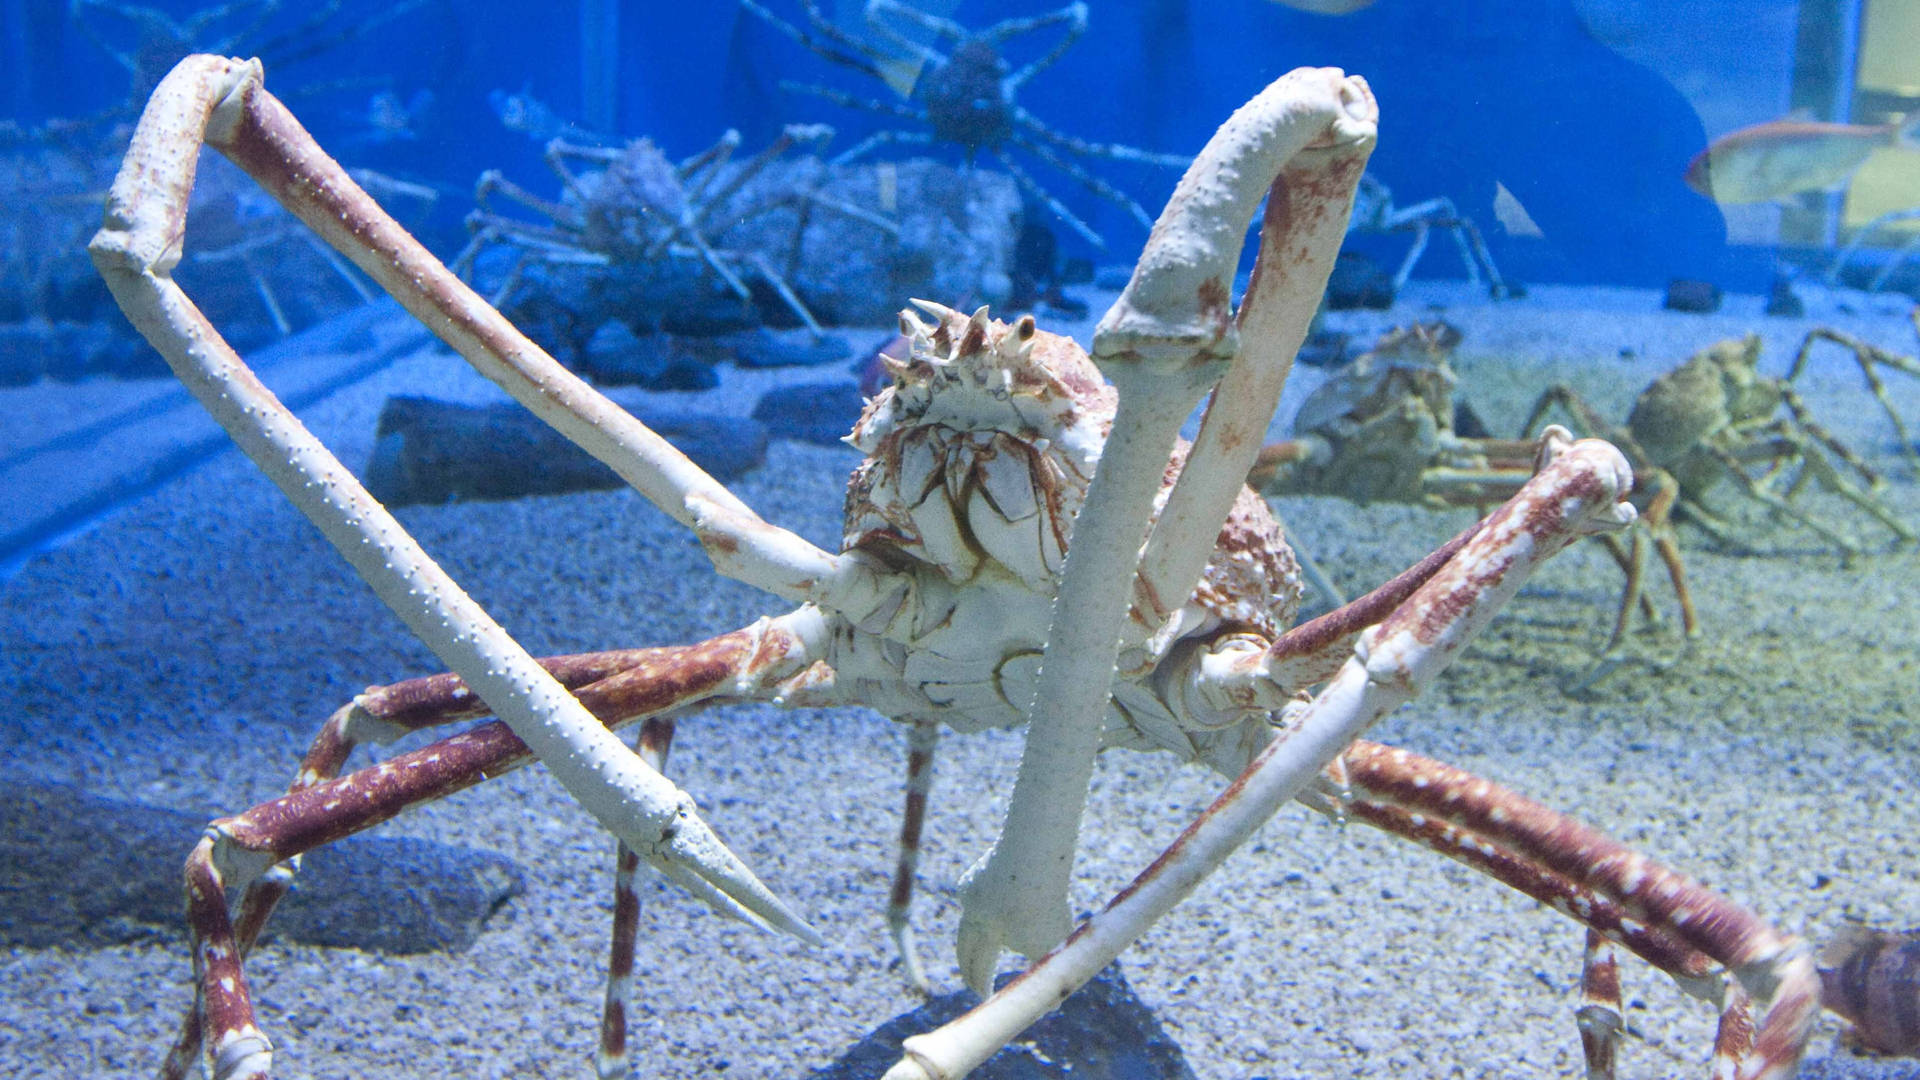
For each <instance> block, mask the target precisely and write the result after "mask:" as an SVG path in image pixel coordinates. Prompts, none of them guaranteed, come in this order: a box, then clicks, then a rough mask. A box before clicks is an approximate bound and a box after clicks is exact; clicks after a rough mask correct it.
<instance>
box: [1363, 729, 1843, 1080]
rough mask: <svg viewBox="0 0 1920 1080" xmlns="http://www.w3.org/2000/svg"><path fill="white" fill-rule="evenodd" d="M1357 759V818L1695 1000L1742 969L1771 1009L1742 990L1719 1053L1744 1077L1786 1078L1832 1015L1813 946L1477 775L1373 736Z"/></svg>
mask: <svg viewBox="0 0 1920 1080" xmlns="http://www.w3.org/2000/svg"><path fill="white" fill-rule="evenodd" d="M1343 760H1344V762H1345V764H1346V775H1347V779H1348V781H1349V782H1350V783H1351V784H1352V785H1353V788H1354V791H1355V798H1354V800H1353V804H1352V807H1351V809H1352V810H1353V812H1354V814H1355V816H1357V817H1360V816H1364V817H1365V819H1366V820H1368V821H1369V822H1370V823H1374V824H1379V825H1381V827H1383V828H1386V829H1388V830H1389V831H1391V832H1395V833H1398V834H1400V835H1404V836H1408V837H1409V838H1411V839H1413V840H1415V841H1417V842H1419V843H1422V844H1424V845H1426V846H1428V847H1432V848H1434V849H1435V850H1437V851H1440V852H1442V853H1443V854H1447V855H1450V856H1452V857H1454V858H1456V859H1459V860H1460V861H1462V862H1465V863H1467V864H1468V865H1470V866H1474V867H1475V868H1476V869H1480V870H1482V871H1484V872H1486V873H1488V874H1490V875H1492V876H1493V877H1495V878H1497V879H1499V880H1501V881H1503V882H1506V883H1507V884H1509V885H1512V886H1514V887H1515V888H1517V889H1519V890H1520V891H1522V892H1525V893H1527V894H1528V895H1530V896H1533V897H1535V898H1536V899H1539V900H1541V901H1542V902H1544V903H1547V904H1549V905H1551V906H1553V907H1554V908H1555V909H1557V910H1560V911H1562V912H1564V913H1566V914H1568V915H1571V916H1573V917H1574V918H1576V919H1578V920H1580V921H1581V922H1584V923H1586V924H1587V925H1588V926H1589V927H1590V928H1592V929H1595V930H1599V931H1600V932H1602V933H1604V934H1606V935H1607V936H1608V937H1610V938H1613V939H1614V940H1616V941H1619V942H1621V943H1622V944H1624V945H1626V946H1627V948H1629V949H1631V950H1632V951H1633V952H1634V953H1636V954H1637V955H1639V956H1641V957H1643V958H1644V959H1646V960H1647V961H1648V962H1649V963H1651V964H1653V965H1654V966H1656V967H1658V968H1660V969H1661V970H1663V971H1665V972H1667V973H1668V974H1670V975H1672V976H1674V978H1675V979H1676V980H1679V981H1680V982H1681V984H1682V986H1683V987H1684V988H1687V989H1689V990H1690V991H1692V992H1695V993H1700V994H1702V996H1709V997H1718V995H1717V994H1713V993H1712V992H1711V991H1705V990H1703V989H1702V988H1700V985H1699V983H1698V982H1697V980H1698V979H1699V978H1700V977H1702V976H1712V975H1713V974H1714V972H1715V971H1717V970H1719V969H1724V970H1725V971H1726V972H1727V973H1728V974H1730V975H1732V976H1733V978H1734V980H1736V981H1737V983H1738V987H1737V989H1738V990H1739V994H1742V995H1746V996H1749V997H1751V998H1753V999H1754V1000H1756V1001H1759V1002H1764V1003H1765V1004H1766V1008H1765V1010H1764V1012H1763V1013H1762V1014H1761V1016H1760V1018H1759V1021H1758V1025H1757V1026H1755V1025H1754V1022H1753V1020H1752V1018H1751V1017H1750V1016H1745V1017H1744V1018H1743V1015H1741V1014H1738V1012H1737V1009H1738V1007H1740V1006H1741V1005H1742V1002H1741V998H1740V997H1739V996H1737V995H1735V994H1734V993H1733V990H1732V989H1729V991H1728V996H1727V998H1726V1009H1725V1011H1724V1012H1723V1015H1722V1025H1721V1026H1722V1034H1721V1039H1720V1042H1721V1044H1722V1046H1721V1050H1720V1051H1719V1052H1720V1053H1723V1054H1727V1055H1728V1056H1730V1057H1732V1058H1737V1059H1738V1060H1737V1068H1736V1069H1735V1071H1734V1072H1733V1074H1732V1075H1734V1076H1736V1077H1741V1078H1753V1077H1769V1078H1784V1077H1788V1076H1791V1075H1792V1074H1793V1072H1794V1070H1795V1069H1796V1068H1797V1067H1798V1065H1799V1061H1800V1054H1801V1052H1802V1050H1803V1049H1804V1048H1805V1045H1806V1039H1807V1032H1808V1029H1809V1027H1810V1026H1811V1024H1812V1023H1813V1020H1814V1018H1815V1017H1816V1016H1817V1015H1818V1013H1819V1010H1820V984H1819V980H1818V977H1817V976H1816V975H1815V973H1814V968H1813V962H1812V959H1811V957H1810V956H1809V955H1808V951H1807V948H1806V946H1805V944H1804V943H1802V942H1801V941H1799V939H1797V938H1793V937H1791V936H1788V935H1784V934H1781V933H1779V932H1778V931H1776V930H1774V929H1773V927H1771V926H1769V925H1767V923H1766V922H1765V921H1764V920H1762V919H1761V918H1760V917H1759V916H1758V915H1756V914H1754V913H1753V912H1751V911H1748V910H1747V909H1746V908H1744V907H1742V906H1741V905H1739V904H1737V903H1735V902H1733V901H1732V900H1730V899H1728V898H1726V897H1724V896H1721V895H1719V894H1718V893H1715V892H1713V891H1711V890H1709V889H1707V888H1706V887H1705V886H1703V885H1701V884H1699V883H1698V882H1695V881H1693V880H1691V879H1689V878H1687V877H1686V876H1685V875H1682V874H1680V873H1678V872H1676V871H1674V870H1670V869H1668V868H1666V867H1664V866H1661V865H1659V864H1658V863H1655V862H1654V861H1653V860H1651V859H1649V858H1647V857H1646V856H1644V855H1641V854H1640V853H1638V852H1636V851H1634V850H1632V849H1631V848H1628V847H1627V846H1626V845H1624V844H1622V843H1620V842H1619V841H1617V840H1614V839H1612V838H1610V837H1607V836H1605V835H1603V834H1601V833H1600V832H1599V831H1598V830H1595V829H1593V828H1591V827H1589V826H1587V825H1584V824H1581V823H1580V822H1578V821H1575V820H1573V819H1572V818H1569V817H1567V816H1565V815H1563V814H1560V813H1559V812H1557V811H1554V810H1552V809H1549V808H1548V807H1546V806H1543V805H1541V804H1540V803H1537V802H1534V801H1533V800H1531V799H1528V798H1525V797H1524V796H1521V795H1519V794H1518V793H1516V792H1513V791H1511V790H1508V789H1506V788H1503V787H1501V786H1499V785H1497V784H1493V783H1491V782H1489V781H1486V780H1482V779H1480V778H1478V777H1476V776H1473V775H1472V774H1471V773H1468V772H1465V771H1464V770H1461V769H1457V768H1454V767H1453V766H1451V765H1445V764H1442V763H1440V762H1437V761H1432V760H1430V759H1427V758H1423V757H1420V756H1419V755H1417V754H1413V753H1411V752H1410V751H1406V750H1400V749H1397V748H1393V747H1388V746H1382V745H1380V744H1378V743H1371V742H1366V741H1364V740H1363V741H1359V742H1356V743H1354V744H1353V745H1352V746H1351V747H1349V748H1348V750H1347V752H1346V754H1345V755H1344V758H1343ZM1376 815H1377V817H1378V819H1377V820H1376ZM1701 959H1705V960H1706V961H1707V964H1706V965H1705V968H1704V970H1703V968H1702V965H1701V963H1700V960H1701ZM1689 983H1692V985H1689ZM1743 1024H1744V1025H1745V1031H1744V1033H1743V1031H1742V1025H1743Z"/></svg>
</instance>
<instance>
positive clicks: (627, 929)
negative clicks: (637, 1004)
mask: <svg viewBox="0 0 1920 1080" xmlns="http://www.w3.org/2000/svg"><path fill="white" fill-rule="evenodd" d="M673 728H674V723H673V720H672V719H671V718H668V717H664V716H653V717H648V718H647V722H646V723H645V724H643V725H641V727H640V738H639V740H638V742H637V743H636V745H635V749H636V750H638V751H639V753H640V757H641V759H642V760H644V761H645V762H646V763H647V764H648V765H651V766H653V767H654V769H656V770H658V771H659V772H660V773H662V774H665V773H666V771H667V752H668V750H670V749H671V748H672V747H673ZM639 873H640V855H639V853H638V852H636V851H634V850H633V849H632V848H630V847H628V846H627V844H626V842H625V841H617V842H615V844H614V853H613V940H612V942H611V943H610V944H609V946H608V949H607V954H608V955H607V993H606V1000H605V1002H604V1003H603V1004H602V1005H601V1009H600V1047H599V1049H598V1050H597V1051H596V1052H595V1053H594V1058H593V1064H594V1070H595V1071H596V1072H597V1073H598V1074H599V1076H600V1077H601V1078H602V1080H622V1078H624V1077H626V1076H627V1075H628V1074H629V1072H630V1071H631V1070H630V1068H629V1066H628V1063H627V1020H628V1016H629V1014H630V1013H631V1012H632V1011H633V955H634V950H635V947H636V946H637V945H638V943H639V937H640V890H639V888H638V887H637V884H636V881H635V879H636V877H637V876H638V875H639Z"/></svg>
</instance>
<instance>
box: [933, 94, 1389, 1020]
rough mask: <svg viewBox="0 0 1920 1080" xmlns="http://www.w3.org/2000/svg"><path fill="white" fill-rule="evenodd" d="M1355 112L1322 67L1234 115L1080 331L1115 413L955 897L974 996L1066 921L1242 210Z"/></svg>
mask: <svg viewBox="0 0 1920 1080" xmlns="http://www.w3.org/2000/svg"><path fill="white" fill-rule="evenodd" d="M1371 102H1372V98H1371V96H1370V95H1369V94H1368V92H1367V90H1366V84H1365V82H1364V81H1362V80H1360V79H1358V78H1352V79H1349V78H1347V77H1346V76H1345V75H1343V74H1342V73H1341V72H1339V71H1337V70H1334V69H1331V68H1323V69H1318V70H1313V69H1301V70H1298V71H1295V72H1292V73H1290V74H1288V75H1285V76H1283V77H1281V78H1280V79H1279V80H1277V81H1275V82H1274V83H1273V84H1272V85H1271V86H1269V87H1268V88H1267V89H1266V90H1264V91H1262V92H1261V93H1260V94H1259V95H1258V96H1257V97H1255V98H1254V99H1253V100H1252V101H1251V102H1249V103H1247V104H1246V105H1245V106H1243V107H1241V109H1240V110H1239V111H1238V112H1236V113H1234V115H1233V116H1232V117H1231V118H1230V119H1228V121H1227V122H1226V123H1225V124H1224V125H1222V126H1221V128H1220V130H1219V131H1218V132H1217V133H1216V134H1215V135H1214V137H1213V139H1212V140H1211V141H1209V142H1208V144H1207V146H1206V148H1205V149H1204V150H1202V151H1201V153H1200V156H1199V157H1197V158H1195V159H1194V162H1193V165H1192V167H1191V168H1189V169H1188V170H1187V174H1186V175H1185V176H1184V177H1183V178H1181V181H1180V184H1179V186H1178V187H1177V188H1175V190H1174V193H1173V197H1172V199H1171V200H1170V201H1169V202H1168V204H1167V209H1166V210H1165V211H1164V212H1163V213H1162V214H1161V216H1160V220H1159V222H1157V223H1156V224H1155V225H1154V228H1153V233H1152V235H1151V236H1149V237H1148V239H1147V246H1146V250H1145V251H1144V252H1143V253H1142V255H1141V259H1140V263H1139V266H1138V267H1137V268H1136V269H1135V271H1134V275H1133V279H1132V280H1131V281H1130V282H1129V283H1128V285H1127V288H1126V291H1125V292H1123V293H1122V294H1121V296H1120V299H1119V300H1118V301H1116V302H1115V304H1114V306H1113V308H1112V309H1111V310H1109V311H1108V312H1107V315H1106V317H1105V318H1104V319H1102V320H1101V322H1100V326H1099V329H1098V330H1097V331H1096V332H1095V336H1094V350H1093V359H1094V362H1095V363H1097V364H1099V365H1100V369H1101V371H1102V372H1103V373H1104V374H1105V375H1106V376H1107V379H1108V380H1109V381H1110V382H1112V383H1113V385H1114V387H1115V389H1116V390H1117V391H1118V395H1119V405H1118V409H1117V410H1116V414H1115V417H1114V421H1113V429H1112V433H1111V434H1110V435H1109V436H1108V438H1107V442H1106V445H1105V447H1104V449H1102V451H1101V456H1100V463H1099V466H1098V468H1097V469H1096V470H1095V473H1094V477H1093V480H1092V482H1091V484H1090V485H1089V487H1088V491H1087V501H1086V505H1085V507H1084V508H1083V509H1082V510H1081V511H1080V514H1079V516H1078V518H1077V519H1076V520H1075V521H1074V525H1073V533H1072V538H1071V542H1070V544H1069V545H1068V549H1067V560H1066V566H1065V568H1064V570H1063V572H1062V580H1061V583H1060V592H1059V595H1058V597H1057V599H1056V600H1055V601H1054V611H1053V620H1052V627H1051V629H1050V630H1049V631H1048V634H1047V646H1046V651H1045V654H1044V655H1043V657H1042V659H1041V664H1040V675H1039V681H1038V688H1037V690H1036V693H1035V699H1034V704H1033V707H1032V710H1031V712H1030V714H1029V716H1030V722H1029V725H1028V730H1027V745H1026V751H1025V753H1024V755H1023V756H1022V758H1021V761H1020V772H1019V776H1018V778H1017V779H1016V781H1015V784H1014V789H1013V795H1012V801H1011V804H1010V806H1009V808H1008V811H1007V820H1006V824H1005V826H1004V827H1003V828H1002V830H1001V833H1000V838H999V840H998V842H997V843H995V845H994V847H993V849H992V850H991V851H989V852H988V853H987V855H986V856H985V857H984V858H983V859H982V860H981V861H980V862H978V863H976V864H975V866H974V867H973V869H972V870H971V871H969V873H968V875H967V877H966V880H965V881H964V882H963V883H962V885H961V898H962V905H963V906H962V914H961V919H960V929H959V939H958V943H957V952H958V955H959V961H960V971H961V974H962V976H963V977H964V978H965V979H966V981H967V983H968V985H969V986H972V987H973V988H974V989H975V990H976V991H980V992H982V993H984V992H985V990H986V989H987V988H988V987H989V986H990V984H991V981H992V977H993V968H994V964H995V962H996V961H997V960H998V958H999V955H1000V952H1001V950H1002V949H1003V948H1012V949H1014V950H1016V951H1018V952H1021V953H1023V954H1025V955H1028V956H1035V955H1038V954H1039V953H1041V952H1043V951H1045V950H1047V949H1049V948H1052V947H1053V946H1054V945H1055V944H1057V943H1058V942H1059V941H1060V939H1061V938H1062V937H1063V936H1065V934H1066V932H1067V930H1068V928H1069V927H1070V925H1071V920H1070V918H1069V916H1068V911H1067V883H1068V879H1069V877H1070V875H1071V873H1072V869H1073V855H1074V849H1075V848H1076V846H1077V845H1078V840H1079V832H1080V817H1081V813H1082V811H1083V810H1084V808H1085V803H1086V796H1087V785H1088V782H1089V781H1090V779H1091V777H1092V772H1093V757H1094V753H1095V751H1096V749H1097V747H1098V744H1099V736H1100V726H1101V719H1102V717H1103V715H1104V714H1105V712H1106V709H1107V703H1108V699H1109V696H1110V686H1111V684H1112V681H1113V673H1114V658H1115V655H1116V654H1117V652H1118V651H1119V642H1120V628H1121V625H1122V623H1123V621H1124V620H1125V617H1126V612H1127V608H1128V605H1129V602H1130V599H1131V594H1132V591H1133V590H1132V582H1133V580H1134V574H1135V571H1136V570H1137V569H1138V565H1139V558H1140V549H1141V544H1142V542H1143V541H1144V540H1145V535H1146V530H1147V523H1148V521H1149V519H1150V517H1151V514H1152V510H1153V501H1154V497H1155V496H1156V495H1157V494H1158V492H1159V490H1160V481H1161V477H1162V474H1163V473H1164V471H1165V469H1166V464H1167V460H1168V458H1169V456H1170V453H1171V451H1172V448H1173V440H1174V437H1175V435H1176V434H1177V433H1178V431H1179V428H1180V424H1181V423H1182V422H1183V421H1184V420H1185V419H1186V418H1187V415H1188V414H1189V413H1191V412H1192V411H1193V407H1194V405H1195V404H1196V403H1197V402H1198V401H1199V398H1200V395H1201V394H1203V393H1205V392H1206V390H1207V389H1208V388H1209V387H1211V386H1212V385H1213V384H1214V383H1215V382H1216V381H1218V379H1219V378H1220V376H1221V374H1222V373H1223V372H1224V371H1225V370H1226V369H1227V366H1228V364H1229V363H1230V362H1231V361H1232V360H1233V357H1234V354H1235V352H1236V350H1237V348H1238V339H1237V336H1236V334H1235V331H1234V327H1233V323H1232V318H1231V314H1232V313H1231V310H1230V307H1231V305H1230V298H1231V293H1232V287H1233V275H1234V270H1235V267H1236V265H1237V263H1238V262H1239V257H1240V247H1241V243H1242V240H1243V238H1244V236H1245V233H1246V229H1247V224H1248V222H1249V221H1251V219H1252V217H1253V210H1254V207H1255V206H1256V205H1257V204H1258V203H1259V201H1260V196H1261V194H1262V193H1264V192H1265V190H1266V189H1267V186H1268V185H1269V184H1270V183H1271V182H1272V181H1273V179H1274V177H1275V176H1277V175H1278V174H1279V173H1280V170H1281V169H1282V167H1283V166H1285V165H1287V164H1288V161H1289V159H1291V158H1294V157H1295V156H1296V155H1298V154H1299V153H1300V152H1301V151H1302V150H1304V149H1306V148H1308V147H1310V146H1318V145H1322V144H1325V143H1327V142H1328V141H1330V140H1331V138H1332V136H1331V135H1330V131H1331V130H1332V129H1334V128H1335V125H1337V124H1338V123H1340V122H1342V121H1343V120H1346V121H1350V122H1352V121H1356V120H1357V122H1359V123H1361V124H1364V125H1365V127H1364V132H1371V130H1372V128H1371V123H1370V121H1371V118H1372V108H1371ZM1350 110H1353V111H1352V112H1350ZM1356 113H1357V115H1356ZM1356 137H1358V136H1356ZM1346 183H1347V184H1348V185H1349V187H1350V186H1351V183H1352V181H1351V180H1350V179H1349V180H1347V181H1346ZM1257 441H1258V440H1255V442H1256V443H1257ZM1249 463H1250V461H1249ZM1244 477H1245V470H1244V469H1242V470H1241V473H1240V478H1238V479H1236V481H1235V483H1236V485H1237V484H1238V483H1239V482H1240V481H1241V480H1243V479H1244ZM1226 505H1227V504H1225V503H1222V504H1221V507H1220V510H1219V514H1218V516H1217V517H1215V518H1214V519H1213V523H1212V525H1211V526H1210V527H1209V530H1208V531H1207V533H1206V537H1205V539H1206V541H1207V546H1208V547H1209V548H1211V546H1212V540H1213V537H1214V533H1215V532H1217V531H1218V529H1219V527H1220V522H1221V521H1222V520H1224V519H1225V517H1226Z"/></svg>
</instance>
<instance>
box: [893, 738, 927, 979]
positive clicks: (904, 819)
mask: <svg viewBox="0 0 1920 1080" xmlns="http://www.w3.org/2000/svg"><path fill="white" fill-rule="evenodd" d="M939 743H940V725H939V724H937V723H934V722H933V721H931V720H915V721H913V722H912V723H910V724H909V725H908V726H907V805H906V811H905V813H903V814H902V815H901V817H900V857H899V860H898V861H897V862H896V863H895V864H894V868H893V889H892V891H891V892H890V893H889V894H888V896H887V931H888V932H889V933H890V934H892V935H893V944H894V948H895V950H896V951H898V952H899V954H900V970H901V974H903V975H904V976H905V977H906V980H907V984H908V985H910V986H912V987H913V988H914V989H916V990H918V991H920V992H921V993H923V994H925V993H929V992H930V991H931V988H932V986H933V984H932V983H931V982H929V981H928V979H927V973H926V970H925V969H924V968H922V967H921V966H920V954H919V952H918V951H916V949H915V948H914V942H913V920H912V918H911V915H912V908H913V875H914V873H915V872H916V871H917V870H918V869H919V867H920V832H921V829H922V828H923V827H924V826H925V825H926V821H927V796H928V795H929V794H931V793H932V791H933V751H934V748H935V747H937V746H938V745H939Z"/></svg>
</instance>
